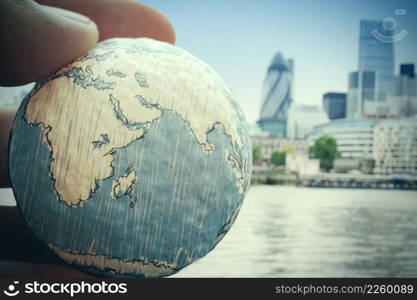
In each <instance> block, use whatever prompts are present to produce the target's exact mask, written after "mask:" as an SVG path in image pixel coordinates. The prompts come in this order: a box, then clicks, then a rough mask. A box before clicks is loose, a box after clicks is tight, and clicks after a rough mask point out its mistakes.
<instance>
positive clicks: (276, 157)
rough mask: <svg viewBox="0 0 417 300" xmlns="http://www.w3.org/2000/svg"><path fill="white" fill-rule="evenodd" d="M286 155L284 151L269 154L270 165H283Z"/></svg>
mask: <svg viewBox="0 0 417 300" xmlns="http://www.w3.org/2000/svg"><path fill="white" fill-rule="evenodd" d="M286 155H287V153H286V152H285V151H282V152H281V151H274V152H272V154H271V163H272V164H273V165H275V166H283V165H285V156H286Z"/></svg>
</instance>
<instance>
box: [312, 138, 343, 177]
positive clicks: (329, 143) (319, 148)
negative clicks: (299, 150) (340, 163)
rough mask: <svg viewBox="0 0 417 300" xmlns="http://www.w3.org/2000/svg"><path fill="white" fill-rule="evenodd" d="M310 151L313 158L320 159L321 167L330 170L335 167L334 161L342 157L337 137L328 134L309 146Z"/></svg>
mask: <svg viewBox="0 0 417 300" xmlns="http://www.w3.org/2000/svg"><path fill="white" fill-rule="evenodd" d="M308 152H309V153H310V157H311V158H317V159H320V167H321V168H323V169H325V170H326V171H329V170H330V169H331V168H332V167H333V161H334V160H335V159H336V158H339V157H340V152H339V151H337V145H336V140H335V138H334V137H332V136H328V135H323V136H321V137H320V138H318V139H317V140H315V142H314V145H312V146H310V147H309V148H308Z"/></svg>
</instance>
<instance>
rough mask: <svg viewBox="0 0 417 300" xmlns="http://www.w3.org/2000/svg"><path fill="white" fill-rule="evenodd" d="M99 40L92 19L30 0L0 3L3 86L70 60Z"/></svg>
mask: <svg viewBox="0 0 417 300" xmlns="http://www.w3.org/2000/svg"><path fill="white" fill-rule="evenodd" d="M97 39H98V30H97V26H96V25H95V23H94V22H93V21H91V20H90V19H89V18H87V17H85V16H83V15H80V14H78V13H75V12H72V11H68V10H65V9H61V8H56V7H50V6H44V5H39V4H37V3H35V2H34V1H30V0H19V1H16V0H2V1H1V3H0V41H1V44H2V46H1V47H0V65H1V70H0V85H4V86H13V85H22V84H26V83H29V82H32V81H36V80H38V79H39V78H41V77H43V76H46V75H48V74H50V73H52V72H54V71H56V70H57V69H59V68H60V67H62V66H64V65H66V64H68V63H70V62H71V61H72V60H74V59H75V58H77V57H79V56H80V55H82V54H83V53H85V52H87V51H88V50H89V49H91V48H93V47H94V46H95V44H96V42H97Z"/></svg>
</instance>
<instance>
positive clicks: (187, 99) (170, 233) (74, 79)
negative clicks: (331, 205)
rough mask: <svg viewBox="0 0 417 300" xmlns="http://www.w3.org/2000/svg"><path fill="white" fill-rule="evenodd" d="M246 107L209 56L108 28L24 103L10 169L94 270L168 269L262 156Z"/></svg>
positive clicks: (223, 219)
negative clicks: (112, 33)
mask: <svg viewBox="0 0 417 300" xmlns="http://www.w3.org/2000/svg"><path fill="white" fill-rule="evenodd" d="M251 155H252V152H251V145H250V141H249V136H248V129H247V123H246V120H245V117H244V115H243V113H242V111H241V109H240V107H239V106H238V104H237V103H236V100H235V96H234V94H233V93H232V92H231V90H230V89H229V88H228V87H227V86H226V85H225V83H224V82H223V80H222V79H221V78H220V77H219V76H218V75H217V74H216V73H215V72H214V71H213V70H212V69H211V68H210V67H209V66H208V65H207V64H205V63H204V62H202V61H201V60H199V59H197V58H196V57H194V56H193V55H191V54H189V53H188V52H186V51H184V50H182V49H180V48H178V47H175V46H173V45H170V44H168V43H164V42H159V41H155V40H151V39H145V38H139V39H127V38H126V39H122V38H118V39H110V40H106V41H104V42H101V43H99V44H98V45H97V47H96V48H94V49H92V50H91V51H89V52H88V53H87V54H85V55H84V56H82V57H80V58H78V59H77V60H75V61H74V62H73V63H71V64H70V65H68V66H67V67H65V68H63V69H61V70H59V71H58V72H57V73H55V74H53V75H51V76H49V77H48V78H45V79H43V80H41V81H39V82H38V83H37V84H36V86H35V87H34V89H33V90H32V91H31V92H30V94H29V95H28V96H27V97H26V98H25V100H24V101H23V103H22V104H21V106H20V108H19V110H18V113H17V115H16V118H15V120H14V123H13V128H12V133H11V139H10V145H9V173H10V178H11V182H12V187H13V191H14V194H15V197H16V200H17V203H18V206H19V208H20V211H21V213H22V215H23V217H24V219H25V221H26V223H27V224H28V225H29V227H30V229H31V230H32V232H33V234H34V235H35V236H36V237H37V238H38V239H39V240H40V241H41V242H42V243H44V244H45V245H47V246H48V247H49V249H51V250H52V251H53V252H55V253H56V254H57V255H58V256H59V257H60V258H61V259H62V260H64V261H65V262H68V263H70V264H72V265H74V266H76V267H78V268H80V269H82V270H83V271H86V272H90V273H93V274H98V275H104V276H114V277H126V276H139V277H160V276H168V275H170V274H173V273H175V272H177V271H179V270H180V269H182V268H183V267H185V266H186V265H188V264H190V263H192V262H193V261H195V260H197V259H199V258H201V257H203V256H204V255H206V254H207V253H208V252H209V251H210V250H212V249H213V248H214V247H215V246H216V244H217V243H218V242H219V241H220V240H221V239H222V238H223V236H224V235H225V234H226V233H227V231H228V230H229V229H230V226H231V225H232V224H233V222H234V220H235V218H236V216H237V214H238V212H239V209H240V207H241V205H242V202H243V199H244V197H245V194H246V192H247V190H248V187H249V183H250V175H251V164H252V157H251Z"/></svg>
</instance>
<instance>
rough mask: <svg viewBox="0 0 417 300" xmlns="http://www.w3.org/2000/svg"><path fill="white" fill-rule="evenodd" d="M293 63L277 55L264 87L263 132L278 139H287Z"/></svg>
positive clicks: (260, 123) (260, 119)
mask: <svg viewBox="0 0 417 300" xmlns="http://www.w3.org/2000/svg"><path fill="white" fill-rule="evenodd" d="M292 81H293V61H292V60H285V59H284V57H283V56H282V54H281V53H277V54H276V55H275V56H274V58H273V59H272V62H271V64H270V66H269V67H268V70H267V74H266V77H265V81H264V87H263V103H262V107H261V112H260V116H259V120H258V122H257V123H258V125H259V126H260V127H261V128H262V130H264V131H267V132H270V133H272V134H274V135H276V136H278V137H283V138H284V137H286V133H287V114H288V107H289V105H290V103H291V102H292Z"/></svg>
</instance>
